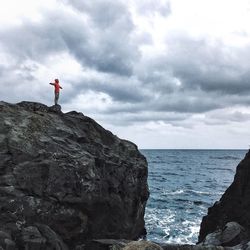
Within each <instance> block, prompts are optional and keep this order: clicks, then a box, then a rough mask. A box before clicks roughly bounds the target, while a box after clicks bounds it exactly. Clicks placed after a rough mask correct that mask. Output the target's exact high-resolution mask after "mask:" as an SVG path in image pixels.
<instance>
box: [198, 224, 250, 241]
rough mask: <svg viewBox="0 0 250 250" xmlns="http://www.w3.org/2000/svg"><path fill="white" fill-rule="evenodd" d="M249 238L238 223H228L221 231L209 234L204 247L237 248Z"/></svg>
mask: <svg viewBox="0 0 250 250" xmlns="http://www.w3.org/2000/svg"><path fill="white" fill-rule="evenodd" d="M246 237H247V235H246V232H245V229H244V228H243V227H242V226H241V225H239V224H238V223H237V222H228V223H227V224H226V225H225V227H224V228H223V229H222V230H221V229H218V230H217V231H215V232H213V233H211V234H208V235H207V236H206V238H205V240H204V241H203V242H202V245H204V246H206V245H214V246H236V245H238V244H240V243H241V242H242V240H244V239H245V238H246Z"/></svg>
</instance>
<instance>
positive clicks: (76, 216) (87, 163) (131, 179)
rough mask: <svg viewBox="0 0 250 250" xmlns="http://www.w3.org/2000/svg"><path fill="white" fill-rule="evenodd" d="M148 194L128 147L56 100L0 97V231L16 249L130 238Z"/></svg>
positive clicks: (141, 168) (139, 227)
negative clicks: (7, 100)
mask: <svg viewBox="0 0 250 250" xmlns="http://www.w3.org/2000/svg"><path fill="white" fill-rule="evenodd" d="M148 196H149V192H148V186H147V162H146V159H145V157H144V156H143V155H142V154H141V153H140V152H139V150H138V148H137V146H136V145H135V144H133V143H131V142H129V141H126V140H122V139H119V138H118V137H117V136H115V135H113V134H112V133H111V132H110V131H107V130H105V129H104V128H103V127H101V126H100V125H99V124H97V123H96V122H95V121H94V120H92V119H91V118H89V117H87V116H84V115H83V114H82V113H78V112H75V111H72V112H68V113H63V112H62V111H61V108H60V106H59V105H57V106H56V107H55V106H54V107H47V106H46V105H44V104H40V103H33V102H22V103H18V104H9V103H5V102H0V199H1V203H0V232H6V233H7V234H8V235H10V236H12V238H11V237H7V236H6V237H5V236H4V237H5V238H6V239H9V240H14V242H15V244H17V245H18V247H20V248H24V247H25V246H30V247H29V248H27V249H32V248H36V249H47V250H49V249H67V248H69V249H74V248H75V247H76V246H84V244H85V242H86V241H89V240H91V239H95V238H99V239H100V238H114V239H119V238H124V239H136V238H138V237H139V236H141V235H143V234H145V223H144V212H145V205H146V202H147V199H148ZM3 234H4V233H3ZM13 236H14V237H13ZM0 238H1V233H0ZM38 245H39V247H40V248H39V247H38ZM33 246H34V247H33Z"/></svg>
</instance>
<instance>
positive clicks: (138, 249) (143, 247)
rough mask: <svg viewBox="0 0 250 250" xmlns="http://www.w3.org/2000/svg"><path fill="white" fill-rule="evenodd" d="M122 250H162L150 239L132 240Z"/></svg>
mask: <svg viewBox="0 0 250 250" xmlns="http://www.w3.org/2000/svg"><path fill="white" fill-rule="evenodd" d="M123 250H163V249H162V248H161V247H160V246H159V245H157V244H155V243H153V242H150V241H145V240H142V241H132V242H130V243H128V244H127V245H126V246H125V247H124V248H123Z"/></svg>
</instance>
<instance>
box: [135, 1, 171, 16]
mask: <svg viewBox="0 0 250 250" xmlns="http://www.w3.org/2000/svg"><path fill="white" fill-rule="evenodd" d="M137 11H138V12H139V13H140V14H142V15H146V16H150V15H154V14H156V13H158V14H160V15H162V16H168V15H170V13H171V5H170V2H169V1H164V2H160V1H154V0H143V1H138V3H137Z"/></svg>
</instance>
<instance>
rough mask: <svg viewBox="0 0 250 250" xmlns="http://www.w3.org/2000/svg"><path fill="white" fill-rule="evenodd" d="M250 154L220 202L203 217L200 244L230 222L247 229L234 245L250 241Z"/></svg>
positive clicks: (238, 168)
mask: <svg viewBox="0 0 250 250" xmlns="http://www.w3.org/2000/svg"><path fill="white" fill-rule="evenodd" d="M249 180H250V152H248V153H247V154H246V156H245V158H244V159H243V160H242V161H241V162H240V163H239V165H238V166H237V169H236V174H235V177H234V181H233V183H232V184H231V185H230V187H229V188H228V189H227V190H226V192H225V193H224V194H223V195H222V197H221V199H220V201H218V202H216V203H215V204H214V205H213V206H212V207H211V208H209V209H208V214H207V215H206V216H204V217H203V220H202V223H201V228H200V234H199V242H202V241H204V239H205V237H206V236H207V235H208V234H210V233H213V232H215V231H218V230H221V231H223V228H224V227H225V225H226V224H227V223H228V222H231V221H234V222H237V223H238V224H240V225H241V226H242V227H244V228H245V230H246V232H245V233H244V234H240V237H239V238H238V240H236V242H234V243H233V244H237V243H240V242H242V241H245V240H249V239H250V199H249V197H250V181H249Z"/></svg>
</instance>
